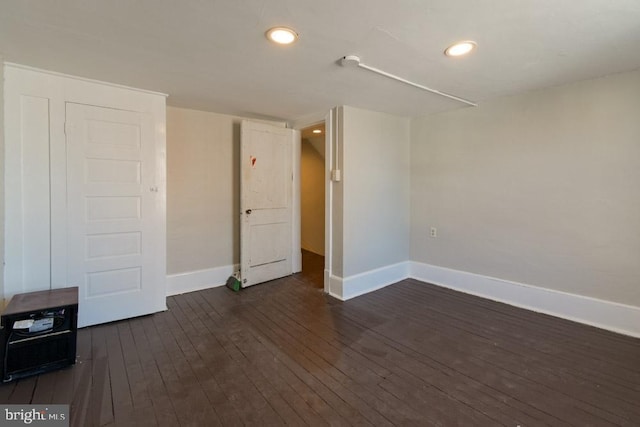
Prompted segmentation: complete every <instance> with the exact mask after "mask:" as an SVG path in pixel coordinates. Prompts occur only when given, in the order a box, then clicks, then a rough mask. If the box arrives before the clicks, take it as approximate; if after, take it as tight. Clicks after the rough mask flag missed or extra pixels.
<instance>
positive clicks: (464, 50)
mask: <svg viewBox="0 0 640 427" xmlns="http://www.w3.org/2000/svg"><path fill="white" fill-rule="evenodd" d="M477 47H478V44H477V43H476V42H474V41H471V40H465V41H462V42H458V43H456V44H452V45H451V46H449V47H448V48H446V49H445V51H444V54H445V55H447V56H463V55H467V54H469V53H471V51H473V50H475V49H476V48H477Z"/></svg>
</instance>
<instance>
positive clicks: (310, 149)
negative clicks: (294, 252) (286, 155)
mask: <svg viewBox="0 0 640 427" xmlns="http://www.w3.org/2000/svg"><path fill="white" fill-rule="evenodd" d="M322 148H324V147H322ZM300 169H301V172H300V205H301V217H302V224H301V225H302V226H301V239H302V241H301V243H302V249H305V250H307V251H311V252H313V253H316V254H318V255H324V184H325V182H324V179H325V176H324V156H322V155H321V154H320V153H319V152H318V151H317V150H316V148H315V146H314V145H312V143H311V142H310V141H309V140H306V139H303V140H302V149H301V154H300Z"/></svg>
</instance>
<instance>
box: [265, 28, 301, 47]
mask: <svg viewBox="0 0 640 427" xmlns="http://www.w3.org/2000/svg"><path fill="white" fill-rule="evenodd" d="M266 36H267V38H268V39H269V40H271V41H272V42H274V43H278V44H291V43H293V42H295V41H296V40H298V33H296V32H295V31H293V30H292V29H291V28H287V27H274V28H271V29H269V30H268V31H267V32H266Z"/></svg>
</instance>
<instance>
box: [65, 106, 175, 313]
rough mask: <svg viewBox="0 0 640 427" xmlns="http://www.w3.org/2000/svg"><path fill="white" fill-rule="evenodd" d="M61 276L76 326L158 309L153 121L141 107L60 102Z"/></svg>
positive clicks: (161, 301)
mask: <svg viewBox="0 0 640 427" xmlns="http://www.w3.org/2000/svg"><path fill="white" fill-rule="evenodd" d="M66 134H67V279H68V283H69V285H70V286H73V285H77V286H79V288H80V294H79V313H78V316H79V318H78V323H79V326H88V325H93V324H97V323H104V322H109V321H113V320H119V319H124V318H129V317H134V316H139V315H143V314H149V313H152V312H156V311H160V310H163V309H164V308H165V289H164V286H162V284H163V283H164V281H162V280H157V279H159V278H160V276H158V275H159V274H165V272H164V271H162V270H164V265H165V262H164V260H156V253H155V247H156V244H155V240H156V238H157V236H160V237H162V236H164V233H163V231H162V230H160V228H159V227H158V225H159V222H158V218H159V215H158V212H157V210H156V209H157V206H158V205H157V203H156V198H157V197H159V193H158V187H157V186H156V184H155V179H156V178H155V174H156V165H155V143H154V141H155V140H154V128H153V120H152V118H151V117H150V115H148V114H146V113H138V112H132V111H122V110H114V109H110V108H102V107H95V106H88V105H80V104H73V103H67V104H66Z"/></svg>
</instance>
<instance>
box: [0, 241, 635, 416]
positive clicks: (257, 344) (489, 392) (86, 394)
mask: <svg viewBox="0 0 640 427" xmlns="http://www.w3.org/2000/svg"><path fill="white" fill-rule="evenodd" d="M304 259H305V267H309V266H312V268H305V270H304V271H303V273H300V274H297V275H294V276H291V277H288V278H285V279H280V280H275V281H273V282H270V283H265V284H263V285H259V286H254V287H252V288H249V289H245V290H243V291H241V292H240V293H233V292H231V291H230V290H228V289H227V288H224V287H221V288H215V289H209V290H205V291H200V292H193V293H189V294H184V295H180V296H175V297H170V298H169V299H168V305H169V310H168V311H166V312H163V313H158V314H155V315H151V316H145V317H141V318H136V319H130V320H125V321H121V322H115V323H111V324H106V325H101V326H95V327H90V328H85V329H82V330H80V331H79V336H78V340H79V341H78V362H77V364H76V365H75V366H73V367H71V368H69V369H65V370H61V371H57V372H52V373H48V374H43V375H39V376H36V377H31V378H27V379H23V380H19V381H17V382H14V383H9V384H3V385H1V386H0V402H4V403H42V404H48V403H49V404H51V403H69V404H71V425H74V426H103V425H136V426H145V425H163V426H179V425H185V426H186V425H190V426H217V425H225V426H227V425H231V426H234V425H275V426H278V425H285V424H286V425H328V424H331V425H373V426H387V425H425V426H428V425H443V426H500V425H504V426H513V427H515V426H522V427H525V426H542V425H552V426H565V425H570V426H616V425H617V426H639V425H640V340H638V339H634V338H630V337H625V336H622V335H617V334H614V333H610V332H606V331H603V330H599V329H595V328H592V327H588V326H584V325H580V324H576V323H572V322H569V321H565V320H562V319H557V318H553V317H550V316H545V315H541V314H536V313H533V312H529V311H526V310H521V309H518V308H514V307H510V306H507V305H503V304H499V303H495V302H491V301H488V300H484V299H480V298H476V297H473V296H469V295H465V294H461V293H457V292H453V291H450V290H446V289H442V288H438V287H436V286H432V285H427V284H424V283H420V282H418V281H415V280H405V281H403V282H401V283H398V284H395V285H392V286H389V287H386V288H384V289H381V290H379V291H377V292H374V293H371V294H368V295H364V296H362V297H359V298H355V299H353V300H351V301H348V302H345V303H343V302H340V301H337V300H335V299H332V298H331V297H328V296H326V295H324V294H323V292H322V271H321V268H322V264H323V263H322V260H321V259H318V258H317V257H316V256H314V255H313V254H309V253H307V254H305V258H304ZM313 266H315V267H313ZM318 268H319V269H320V271H319V272H318Z"/></svg>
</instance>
